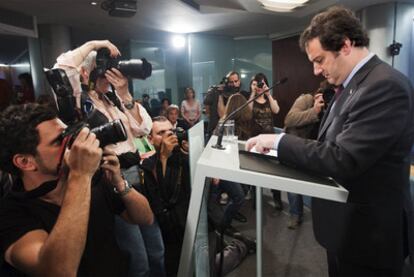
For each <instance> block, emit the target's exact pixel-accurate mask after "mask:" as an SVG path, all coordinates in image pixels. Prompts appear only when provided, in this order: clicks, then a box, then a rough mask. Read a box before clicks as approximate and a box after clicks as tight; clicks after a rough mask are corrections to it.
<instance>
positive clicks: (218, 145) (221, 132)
mask: <svg viewBox="0 0 414 277" xmlns="http://www.w3.org/2000/svg"><path fill="white" fill-rule="evenodd" d="M286 81H287V78H282V79H280V80H279V81H277V82H276V83H275V84H274V85H273V86H271V87H270V88H268V89H266V90H264V91H262V92H261V93H258V94H256V95H255V96H254V97H253V98H252V99H249V100H248V101H247V102H246V103H244V104H243V105H241V106H240V107H238V108H237V109H235V110H234V111H232V112H231V113H230V114H229V115H228V116H226V117H225V118H224V120H223V122H222V123H221V125H220V127H219V130H218V136H217V143H216V144H215V145H212V146H211V147H213V148H214V149H219V150H224V149H226V148H225V147H224V146H223V145H222V144H221V142H222V141H223V135H224V125H225V124H226V122H227V121H228V120H229V119H232V118H233V116H234V115H235V114H237V113H238V112H239V111H241V110H243V109H244V108H245V107H246V106H247V105H249V104H250V103H251V102H253V101H254V100H256V99H257V98H259V97H260V96H262V95H264V94H265V93H266V92H268V91H269V90H271V89H273V88H274V87H276V86H278V85H280V84H283V83H284V82H286Z"/></svg>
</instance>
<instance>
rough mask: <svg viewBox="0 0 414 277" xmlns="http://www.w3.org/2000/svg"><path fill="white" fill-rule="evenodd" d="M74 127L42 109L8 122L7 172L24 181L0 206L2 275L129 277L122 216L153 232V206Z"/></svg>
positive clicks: (0, 165)
mask: <svg viewBox="0 0 414 277" xmlns="http://www.w3.org/2000/svg"><path fill="white" fill-rule="evenodd" d="M65 128H66V125H65V124H64V123H63V122H62V121H61V120H59V119H58V118H57V116H56V114H55V112H54V111H53V110H52V109H51V108H49V107H46V106H42V105H39V104H25V105H18V106H11V107H9V108H8V109H6V110H5V111H4V112H3V113H2V114H1V116H0V137H1V138H2V139H1V140H0V149H2V151H1V155H0V169H1V170H2V171H5V172H9V173H11V174H14V175H17V176H19V179H18V181H17V182H16V183H15V184H14V186H13V187H12V190H11V192H10V193H9V194H8V195H7V196H6V197H5V198H4V199H3V200H2V205H1V206H0V246H1V254H2V256H3V257H4V260H5V263H3V268H2V272H3V273H4V272H8V273H10V275H13V276H15V275H19V276H20V275H21V274H27V275H38V276H63V275H64V276H76V275H78V276H125V275H126V274H127V270H128V259H127V257H126V256H125V255H124V253H123V252H122V251H121V250H120V249H119V247H118V245H117V243H116V240H115V236H114V215H115V214H120V215H121V216H122V218H123V219H124V220H126V221H128V222H131V223H134V224H152V222H153V214H152V212H151V209H150V206H149V204H148V201H147V200H146V198H145V197H143V196H142V195H141V194H140V193H139V192H137V191H136V190H135V189H133V188H131V187H130V185H129V184H128V182H127V181H126V180H124V179H123V177H122V175H121V171H120V167H119V161H118V159H117V156H116V155H115V153H114V152H113V151H110V150H102V149H101V148H100V147H99V145H100V142H99V140H98V139H97V138H96V135H95V133H93V132H91V131H90V130H89V129H88V128H82V129H81V130H79V132H78V133H77V134H75V135H73V134H72V136H66V135H65V134H66V132H64V131H65Z"/></svg>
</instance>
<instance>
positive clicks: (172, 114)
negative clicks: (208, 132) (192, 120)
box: [165, 104, 190, 130]
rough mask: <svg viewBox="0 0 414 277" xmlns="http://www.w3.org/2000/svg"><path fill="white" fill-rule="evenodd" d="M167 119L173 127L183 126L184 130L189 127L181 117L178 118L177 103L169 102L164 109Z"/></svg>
mask: <svg viewBox="0 0 414 277" xmlns="http://www.w3.org/2000/svg"><path fill="white" fill-rule="evenodd" d="M165 116H166V117H167V119H168V120H169V121H170V122H171V124H172V126H173V128H174V129H177V127H180V128H183V129H184V130H188V129H190V125H189V124H188V123H187V121H185V120H184V119H182V118H179V116H180V109H179V108H178V106H177V105H174V104H171V105H169V106H168V108H167V110H166V115H165Z"/></svg>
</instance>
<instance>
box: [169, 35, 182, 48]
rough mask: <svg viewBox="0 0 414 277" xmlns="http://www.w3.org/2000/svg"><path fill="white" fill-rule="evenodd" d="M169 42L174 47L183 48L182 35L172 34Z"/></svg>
mask: <svg viewBox="0 0 414 277" xmlns="http://www.w3.org/2000/svg"><path fill="white" fill-rule="evenodd" d="M171 42H172V45H173V46H174V48H183V47H184V46H185V37H184V36H182V35H174V36H173V37H172V39H171Z"/></svg>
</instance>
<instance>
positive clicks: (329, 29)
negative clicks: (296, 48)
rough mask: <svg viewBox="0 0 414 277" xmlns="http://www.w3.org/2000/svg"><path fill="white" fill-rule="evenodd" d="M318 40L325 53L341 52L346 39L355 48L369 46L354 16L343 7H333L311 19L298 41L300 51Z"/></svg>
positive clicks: (364, 32) (360, 25) (359, 23)
mask: <svg viewBox="0 0 414 277" xmlns="http://www.w3.org/2000/svg"><path fill="white" fill-rule="evenodd" d="M314 38H319V41H320V43H321V45H322V48H323V49H324V50H326V51H333V52H337V51H339V50H341V48H342V46H343V45H344V41H345V39H346V38H348V39H349V40H350V41H351V42H352V43H353V45H354V46H355V47H365V46H368V45H369V38H368V35H367V33H366V31H365V30H364V28H363V27H362V24H361V22H360V20H359V19H358V18H357V17H356V16H355V14H354V13H353V12H352V11H351V10H349V9H346V8H344V7H340V6H334V7H331V8H329V9H328V10H326V11H324V12H321V13H319V14H317V15H316V16H315V17H313V19H312V21H311V23H310V25H309V26H308V27H307V28H306V29H305V31H303V33H302V34H301V36H300V39H299V45H300V48H301V49H302V51H306V47H307V45H308V42H309V41H310V40H312V39H314Z"/></svg>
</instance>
